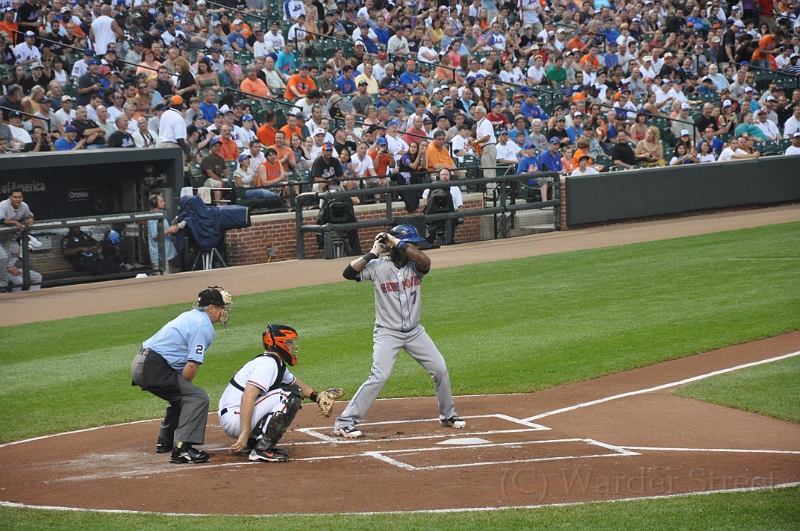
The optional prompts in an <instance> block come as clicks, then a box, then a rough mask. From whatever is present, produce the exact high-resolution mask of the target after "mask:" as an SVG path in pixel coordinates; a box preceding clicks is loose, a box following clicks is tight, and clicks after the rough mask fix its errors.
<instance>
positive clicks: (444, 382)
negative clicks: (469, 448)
mask: <svg viewBox="0 0 800 531" xmlns="http://www.w3.org/2000/svg"><path fill="white" fill-rule="evenodd" d="M421 241H423V238H420V237H419V235H418V234H417V230H416V229H415V228H414V227H412V226H410V225H399V226H397V227H394V228H393V229H391V230H390V231H389V233H388V234H384V233H382V234H379V235H378V236H377V237H376V238H375V244H374V245H373V246H372V250H371V251H370V252H369V253H367V254H366V255H364V256H363V257H361V258H358V259H356V260H354V261H352V262H351V263H350V264H349V265H348V266H347V268H345V270H344V273H343V275H344V277H345V278H346V279H348V280H355V281H356V282H361V281H362V280H371V281H372V285H373V287H374V290H375V328H374V330H373V332H372V336H373V339H374V344H373V351H372V372H371V373H370V376H369V378H368V379H367V381H366V382H364V383H363V384H362V385H361V387H360V388H359V390H358V391H357V392H356V394H355V395H354V396H353V399H352V400H351V401H350V403H349V404H348V405H347V407H346V408H345V410H344V412H343V413H342V415H341V416H340V417H339V418H337V419H336V423H335V424H334V433H335V434H336V435H340V436H342V437H350V438H354V437H359V436H361V431H360V430H359V429H358V428H356V424H358V423H359V422H361V420H362V419H363V418H364V416H365V415H366V414H367V412H368V411H369V409H370V408H371V407H372V404H373V403H374V402H375V399H376V398H378V394H379V393H380V392H381V389H383V386H384V385H386V382H387V381H388V379H389V375H391V374H392V368H393V367H394V362H395V360H396V359H397V353H398V352H399V351H400V349H401V348H402V349H405V351H406V352H408V354H409V355H410V356H411V357H412V358H414V360H416V361H417V363H419V364H420V365H422V366H423V367H425V370H427V371H428V374H430V375H431V377H432V378H433V383H434V387H435V389H436V398H437V399H438V400H439V422H440V424H441V425H442V426H445V427H450V428H463V427H464V426H466V425H467V423H466V422H465V421H464V420H462V419H461V418H459V416H458V415H457V414H456V412H455V404H454V403H453V393H452V391H451V389H450V375H449V374H448V372H447V365H446V364H445V361H444V358H443V357H442V355H441V354H440V353H439V350H438V349H437V348H436V345H434V344H433V341H432V340H431V338H430V337H429V336H428V334H427V332H425V328H423V327H422V325H420V324H419V316H420V311H421V307H422V299H421V295H420V288H421V285H422V278H423V277H424V276H425V275H426V274H427V273H428V271H429V270H430V267H431V260H430V258H428V256H427V255H426V254H425V253H423V252H422V251H420V250H419V242H421ZM387 246H388V247H389V256H388V257H384V258H378V257H379V256H380V254H381V253H382V252H385V251H386V250H387Z"/></svg>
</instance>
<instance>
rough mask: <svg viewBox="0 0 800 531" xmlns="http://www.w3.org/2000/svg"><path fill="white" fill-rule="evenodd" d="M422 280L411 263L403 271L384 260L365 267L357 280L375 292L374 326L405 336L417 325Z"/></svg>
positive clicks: (420, 305) (402, 268) (374, 261)
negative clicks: (369, 285)
mask: <svg viewBox="0 0 800 531" xmlns="http://www.w3.org/2000/svg"><path fill="white" fill-rule="evenodd" d="M424 276H425V273H421V272H420V271H418V270H417V266H416V264H414V262H412V261H411V260H409V261H408V262H407V263H406V265H404V266H403V267H397V266H396V265H395V264H394V262H392V259H391V258H390V257H388V256H387V257H384V258H379V259H376V260H371V261H370V262H369V263H367V265H366V266H365V267H364V269H363V270H362V271H361V280H371V281H372V285H373V287H374V289H375V326H379V327H383V328H389V329H390V330H398V331H400V332H407V331H409V330H413V329H414V328H415V327H416V326H417V325H419V316H420V311H421V309H422V304H421V303H422V300H421V298H420V287H421V283H422V277H424Z"/></svg>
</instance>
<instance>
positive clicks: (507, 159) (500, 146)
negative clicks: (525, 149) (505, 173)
mask: <svg viewBox="0 0 800 531" xmlns="http://www.w3.org/2000/svg"><path fill="white" fill-rule="evenodd" d="M496 149H497V164H498V165H499V164H513V165H514V167H515V168H516V166H517V163H518V162H519V157H518V155H519V151H520V147H519V146H518V145H516V144H515V143H514V142H509V141H508V130H507V129H503V130H501V131H500V133H499V136H498V137H497V147H496Z"/></svg>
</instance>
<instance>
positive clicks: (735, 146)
mask: <svg viewBox="0 0 800 531" xmlns="http://www.w3.org/2000/svg"><path fill="white" fill-rule="evenodd" d="M739 142H744V139H740V138H737V137H733V138H731V139H730V141H729V142H728V145H727V146H725V149H723V150H722V153H720V154H719V158H717V161H718V162H722V161H725V160H739V159H757V158H758V157H760V156H761V153H759V152H758V151H756V152H755V153H752V154H751V153H747V152H746V151H745V150H743V149H741V148H739Z"/></svg>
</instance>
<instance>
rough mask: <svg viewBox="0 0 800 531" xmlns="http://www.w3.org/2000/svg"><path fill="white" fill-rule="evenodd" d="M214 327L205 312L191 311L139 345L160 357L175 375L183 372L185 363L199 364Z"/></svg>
mask: <svg viewBox="0 0 800 531" xmlns="http://www.w3.org/2000/svg"><path fill="white" fill-rule="evenodd" d="M214 333H215V332H214V325H213V324H211V319H209V318H208V315H206V312H203V311H200V310H191V311H188V312H184V313H182V314H180V315H179V316H178V317H176V318H175V319H173V320H172V321H170V322H168V323H167V324H166V325H164V327H163V328H162V329H161V330H159V331H158V332H156V334H155V335H154V336H153V337H151V338H150V339H148V340H147V341H145V342H144V343H142V348H149V349H150V350H154V351H156V352H158V353H159V354H161V356H163V357H164V359H165V360H167V363H169V364H170V366H171V367H172V368H173V369H175V370H176V371H178V372H183V368H184V367H185V366H186V362H187V361H194V362H196V363H199V364H202V363H203V358H204V357H205V353H206V349H207V348H208V346H209V345H210V344H211V342H212V341H213V340H214Z"/></svg>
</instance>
